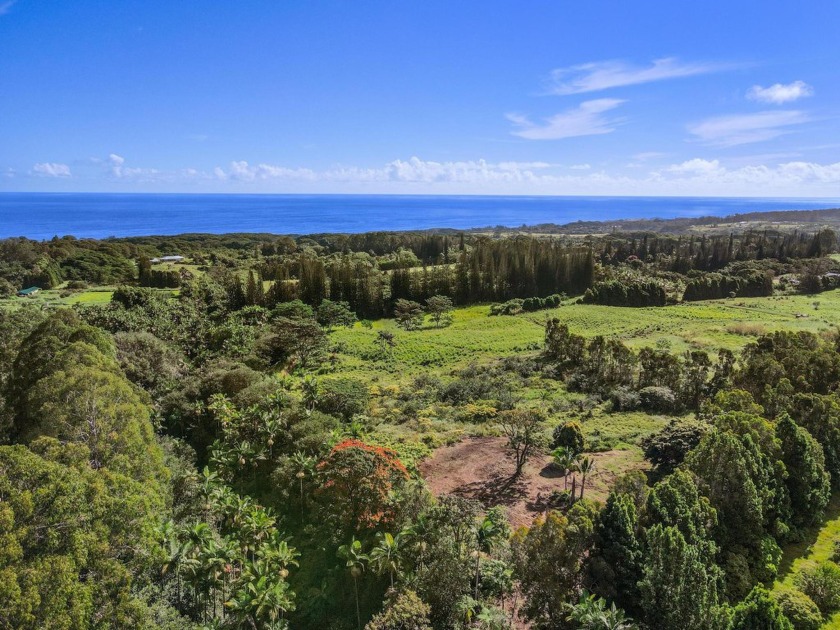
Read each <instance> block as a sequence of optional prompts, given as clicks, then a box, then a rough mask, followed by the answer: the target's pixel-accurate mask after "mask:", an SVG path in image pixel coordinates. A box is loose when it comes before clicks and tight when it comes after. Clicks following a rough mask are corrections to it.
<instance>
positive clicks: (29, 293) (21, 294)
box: [17, 287, 41, 297]
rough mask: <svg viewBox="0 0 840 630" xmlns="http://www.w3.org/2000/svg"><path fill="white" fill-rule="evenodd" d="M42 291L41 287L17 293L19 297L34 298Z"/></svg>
mask: <svg viewBox="0 0 840 630" xmlns="http://www.w3.org/2000/svg"><path fill="white" fill-rule="evenodd" d="M40 290H41V287H29V288H28V289H21V290H20V291H18V292H17V295H18V297H32V296H33V295H35V294H36V293H38V291H40Z"/></svg>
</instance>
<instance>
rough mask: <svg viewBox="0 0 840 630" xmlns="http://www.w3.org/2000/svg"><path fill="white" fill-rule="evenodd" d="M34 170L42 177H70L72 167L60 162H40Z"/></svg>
mask: <svg viewBox="0 0 840 630" xmlns="http://www.w3.org/2000/svg"><path fill="white" fill-rule="evenodd" d="M32 172H33V173H34V174H35V175H39V176H41V177H70V176H71V173H70V167H69V166H67V165H66V164H60V163H58V162H38V163H37V164H35V165H34V166H33V167H32Z"/></svg>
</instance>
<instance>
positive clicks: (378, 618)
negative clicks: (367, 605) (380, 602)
mask: <svg viewBox="0 0 840 630" xmlns="http://www.w3.org/2000/svg"><path fill="white" fill-rule="evenodd" d="M430 612H431V608H430V607H429V605H428V604H426V603H424V602H423V600H422V599H420V598H419V597H418V596H417V593H415V592H414V591H411V590H402V591H394V590H391V591H388V594H387V596H386V598H385V606H384V607H383V609H382V612H380V613H379V614H377V615H375V616H374V617H373V619H371V620H370V621H369V622H368V623H367V625H366V626H365V630H432V626H431V623H430V622H429V613H430Z"/></svg>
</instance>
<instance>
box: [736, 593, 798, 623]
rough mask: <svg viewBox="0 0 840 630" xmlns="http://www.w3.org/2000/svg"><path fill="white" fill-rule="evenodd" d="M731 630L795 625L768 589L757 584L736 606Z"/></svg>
mask: <svg viewBox="0 0 840 630" xmlns="http://www.w3.org/2000/svg"><path fill="white" fill-rule="evenodd" d="M729 630H794V626H793V624H792V623H791V622H790V621H789V620H788V618H787V616H786V615H785V614H784V611H783V609H782V607H781V606H780V605H779V604H778V603H777V601H776V600H775V599H774V598H773V597H772V596H771V595H770V593H769V592H768V591H767V589H764V588H761V587H760V586H756V587H755V588H754V589H753V590H752V591H751V592H750V594H749V595H748V596H747V598H746V599H744V600H743V601H742V602H740V603H739V604H738V605H737V606H735V610H734V611H733V615H732V621H731V622H730V624H729Z"/></svg>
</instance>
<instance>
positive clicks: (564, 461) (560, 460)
mask: <svg viewBox="0 0 840 630" xmlns="http://www.w3.org/2000/svg"><path fill="white" fill-rule="evenodd" d="M551 456H552V457H553V458H554V465H555V466H557V467H558V468H559V469H560V470H562V471H563V489H564V490H568V489H569V473H570V472H572V468H573V466H574V463H575V454H574V451H572V449H570V448H568V447H566V446H561V447H560V448H556V449H554V450H553V451H552V452H551Z"/></svg>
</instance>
